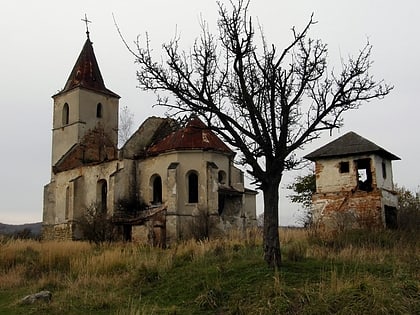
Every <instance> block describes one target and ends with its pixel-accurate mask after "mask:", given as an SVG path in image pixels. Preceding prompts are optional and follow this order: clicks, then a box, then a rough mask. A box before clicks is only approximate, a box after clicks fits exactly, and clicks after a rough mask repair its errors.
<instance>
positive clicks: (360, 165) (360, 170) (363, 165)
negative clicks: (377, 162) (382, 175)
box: [355, 159, 373, 191]
mask: <svg viewBox="0 0 420 315" xmlns="http://www.w3.org/2000/svg"><path fill="white" fill-rule="evenodd" d="M355 162H356V167H357V176H358V179H357V188H358V189H359V190H364V191H372V189H373V188H372V170H371V168H370V159H360V160H356V161H355Z"/></svg>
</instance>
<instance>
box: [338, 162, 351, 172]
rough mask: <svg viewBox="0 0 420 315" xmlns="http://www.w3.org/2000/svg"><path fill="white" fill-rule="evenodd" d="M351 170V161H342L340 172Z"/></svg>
mask: <svg viewBox="0 0 420 315" xmlns="http://www.w3.org/2000/svg"><path fill="white" fill-rule="evenodd" d="M349 171H350V168H349V162H340V173H348V172H349Z"/></svg>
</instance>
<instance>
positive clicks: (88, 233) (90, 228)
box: [78, 204, 118, 244]
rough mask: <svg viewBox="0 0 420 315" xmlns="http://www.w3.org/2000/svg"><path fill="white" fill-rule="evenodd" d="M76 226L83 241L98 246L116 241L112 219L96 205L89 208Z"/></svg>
mask: <svg viewBox="0 0 420 315" xmlns="http://www.w3.org/2000/svg"><path fill="white" fill-rule="evenodd" d="M78 226H79V228H80V231H81V232H82V235H83V239H85V240H87V241H89V242H94V243H95V244H100V243H103V242H112V241H115V240H117V238H118V233H117V228H116V226H115V225H114V224H113V222H112V218H111V217H110V216H109V215H108V214H107V213H106V212H104V211H101V209H100V208H99V207H98V205H97V204H92V205H91V206H89V207H88V208H87V209H86V211H85V215H84V216H82V217H81V218H80V219H79V220H78Z"/></svg>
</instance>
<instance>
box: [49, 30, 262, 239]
mask: <svg viewBox="0 0 420 315" xmlns="http://www.w3.org/2000/svg"><path fill="white" fill-rule="evenodd" d="M119 98H120V97H119V96H118V95H117V94H116V93H114V92H112V91H111V90H109V89H107V88H106V87H105V84H104V80H103V78H102V75H101V72H100V70H99V66H98V63H97V60H96V57H95V54H94V51H93V47H92V43H91V41H90V39H89V34H88V37H87V40H86V42H85V44H84V46H83V48H82V51H81V53H80V55H79V57H78V59H77V61H76V63H75V65H74V67H73V70H72V72H71V73H70V76H69V78H68V80H67V82H66V84H65V86H64V88H63V89H62V90H61V91H60V92H59V93H57V94H56V95H54V96H53V100H54V107H53V129H52V161H51V164H52V171H51V181H50V183H48V184H47V185H45V187H44V208H43V229H42V236H43V238H44V239H72V240H76V239H83V237H84V235H83V232H82V230H81V229H80V226H79V223H80V220H81V218H83V217H84V216H86V213H87V211H88V210H89V209H91V210H92V209H94V210H95V211H101V212H102V213H106V214H107V215H108V217H109V218H110V219H111V220H112V222H113V224H115V227H116V229H117V230H118V231H119V233H120V237H121V239H125V240H133V241H148V242H152V243H153V244H155V245H163V246H164V245H166V244H168V243H171V242H174V241H176V240H178V239H182V238H190V237H194V236H196V235H197V233H201V234H203V233H205V234H206V235H208V236H213V235H223V233H225V232H226V231H228V230H230V229H245V228H247V227H251V226H255V225H256V201H255V200H256V192H255V191H253V190H250V189H246V188H245V187H244V176H243V173H242V171H241V170H239V169H238V168H236V167H235V166H234V164H233V159H234V152H233V151H232V150H231V149H230V148H229V147H228V146H227V145H226V144H225V143H224V142H223V141H221V139H220V138H218V137H217V135H216V134H214V133H213V132H212V131H211V130H210V129H209V128H208V127H207V126H206V125H205V124H204V123H203V122H202V121H201V120H200V119H199V118H198V117H196V116H194V115H192V116H191V117H189V118H188V119H185V120H184V121H180V120H176V119H172V118H160V117H149V118H147V119H146V120H145V121H144V122H143V123H142V125H141V126H140V127H139V128H138V130H137V131H136V132H135V133H134V134H133V135H132V136H131V138H130V139H129V140H128V141H127V142H126V143H125V144H124V145H123V146H122V147H121V149H117V144H118V143H117V142H118V121H119V117H118V115H119V109H118V106H119V105H118V104H119Z"/></svg>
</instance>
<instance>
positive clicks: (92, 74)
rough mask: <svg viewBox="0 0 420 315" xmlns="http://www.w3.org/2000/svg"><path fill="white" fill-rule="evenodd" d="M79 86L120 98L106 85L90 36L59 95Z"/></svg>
mask: <svg viewBox="0 0 420 315" xmlns="http://www.w3.org/2000/svg"><path fill="white" fill-rule="evenodd" d="M77 87H81V88H85V89H88V90H93V91H97V92H101V93H104V94H107V95H109V96H113V97H117V98H119V96H118V95H117V94H115V93H114V92H112V91H111V90H108V89H107V88H106V87H105V83H104V80H103V79H102V75H101V71H100V70H99V66H98V62H97V61H96V57H95V53H94V52H93V47H92V42H91V41H90V39H89V37H88V38H87V39H86V42H85V44H84V46H83V48H82V51H81V52H80V55H79V58H77V61H76V64H75V65H74V67H73V70H72V71H71V73H70V76H69V78H68V79H67V82H66V85H65V86H64V89H63V90H62V91H60V92H59V93H58V94H57V95H59V94H62V93H64V92H67V91H70V90H72V89H74V88H77Z"/></svg>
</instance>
